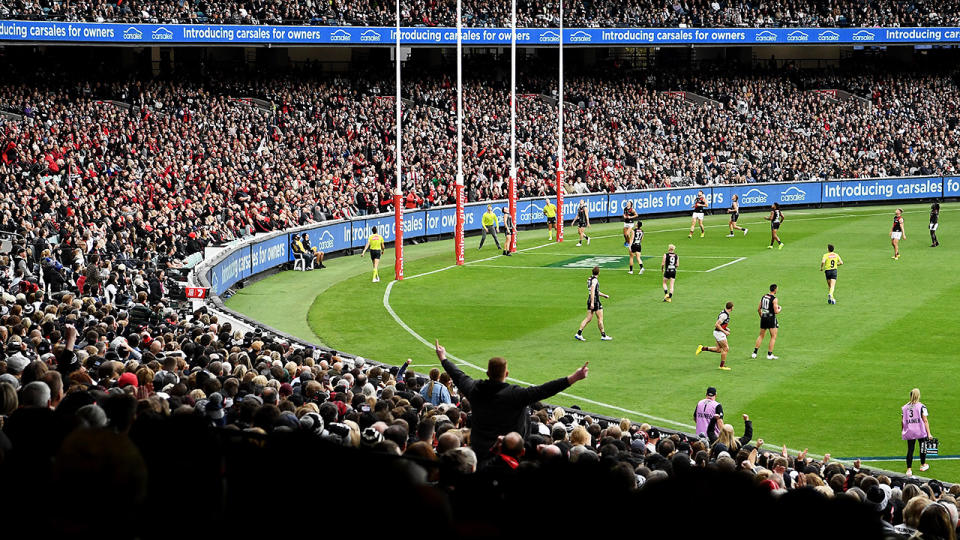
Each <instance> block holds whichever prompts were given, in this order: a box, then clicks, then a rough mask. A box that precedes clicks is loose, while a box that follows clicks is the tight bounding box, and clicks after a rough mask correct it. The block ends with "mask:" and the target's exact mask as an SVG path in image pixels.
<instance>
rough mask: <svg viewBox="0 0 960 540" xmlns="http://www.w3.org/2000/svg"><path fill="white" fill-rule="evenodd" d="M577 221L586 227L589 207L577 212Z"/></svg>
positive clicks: (582, 207)
mask: <svg viewBox="0 0 960 540" xmlns="http://www.w3.org/2000/svg"><path fill="white" fill-rule="evenodd" d="M577 221H579V222H580V223H583V224H584V225H586V223H587V207H586V206H581V207H580V209H579V210H577Z"/></svg>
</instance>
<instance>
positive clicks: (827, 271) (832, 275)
mask: <svg viewBox="0 0 960 540" xmlns="http://www.w3.org/2000/svg"><path fill="white" fill-rule="evenodd" d="M842 264H843V259H841V258H840V256H839V255H837V254H836V253H834V252H833V244H827V252H826V253H825V254H824V255H823V258H822V259H820V271H821V272H823V273H824V274H823V275H824V276H825V277H826V278H827V303H828V304H836V303H837V300H836V299H835V298H834V297H833V289H834V288H835V287H836V286H837V267H839V266H840V265H842Z"/></svg>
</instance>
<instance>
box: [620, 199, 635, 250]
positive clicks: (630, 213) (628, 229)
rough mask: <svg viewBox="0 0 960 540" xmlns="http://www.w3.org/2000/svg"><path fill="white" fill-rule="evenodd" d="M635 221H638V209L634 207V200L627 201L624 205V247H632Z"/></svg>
mask: <svg viewBox="0 0 960 540" xmlns="http://www.w3.org/2000/svg"><path fill="white" fill-rule="evenodd" d="M634 221H637V211H636V210H634V209H633V201H627V205H626V206H624V207H623V247H630V244H631V243H633V222H634Z"/></svg>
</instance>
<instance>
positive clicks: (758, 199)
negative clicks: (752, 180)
mask: <svg viewBox="0 0 960 540" xmlns="http://www.w3.org/2000/svg"><path fill="white" fill-rule="evenodd" d="M740 202H741V203H743V204H766V202H767V194H766V193H764V192H762V191H760V190H759V189H757V188H753V189H751V190H750V191H748V192H746V193H744V194H743V197H741V198H740Z"/></svg>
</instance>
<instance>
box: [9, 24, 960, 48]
mask: <svg viewBox="0 0 960 540" xmlns="http://www.w3.org/2000/svg"><path fill="white" fill-rule="evenodd" d="M511 34H512V32H511V31H510V29H508V28H464V29H463V42H464V43H465V44H467V45H508V44H509V43H510V38H511ZM400 39H401V42H402V43H403V44H404V45H455V44H456V42H457V30H456V28H401V29H400ZM0 41H22V42H69V43H123V44H129V45H153V46H157V45H170V44H203V43H208V44H211V45H214V44H251V45H255V44H264V45H266V44H271V45H357V46H367V45H392V44H394V43H395V42H396V31H395V30H394V29H393V28H383V27H356V26H342V27H339V26H266V25H257V26H255V25H208V24H116V23H70V22H35V21H0ZM517 43H518V44H520V45H523V46H550V45H558V44H559V43H560V30H558V29H550V28H523V29H517ZM563 43H564V44H566V45H572V46H589V45H601V46H617V45H632V46H637V45H655V46H662V45H775V44H783V45H804V44H806V45H870V44H876V45H887V44H898V43H902V44H947V43H960V27H950V28H770V29H767V28H588V29H577V28H567V29H564V30H563Z"/></svg>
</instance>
